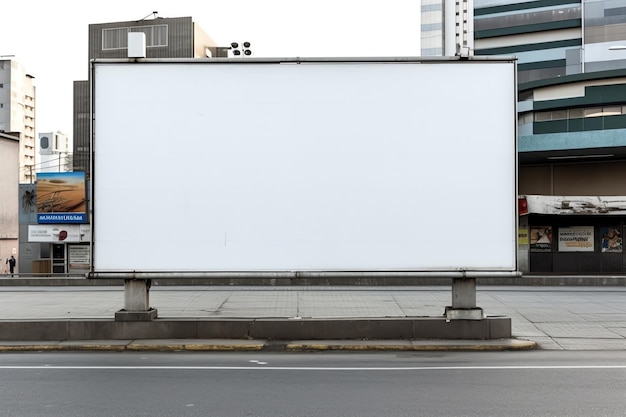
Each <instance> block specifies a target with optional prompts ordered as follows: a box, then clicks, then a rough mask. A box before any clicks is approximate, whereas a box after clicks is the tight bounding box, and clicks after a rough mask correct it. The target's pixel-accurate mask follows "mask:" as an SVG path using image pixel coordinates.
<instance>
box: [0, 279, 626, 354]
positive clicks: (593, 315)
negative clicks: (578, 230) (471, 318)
mask: <svg viewBox="0 0 626 417" xmlns="http://www.w3.org/2000/svg"><path fill="white" fill-rule="evenodd" d="M450 300H451V290H450V287H446V286H441V287H358V288H355V287H317V286H316V287H198V286H194V287H153V288H152V290H151V291H150V304H151V306H153V307H154V308H156V309H158V313H159V318H170V319H172V318H198V319H202V318H211V319H215V318H370V317H371V318H380V317H429V316H441V315H442V314H443V311H444V308H445V306H446V305H449V304H450V303H451V302H450ZM123 302H124V291H123V289H122V288H120V287H89V288H85V287H4V288H1V289H0V320H62V319H110V318H113V317H114V314H115V312H116V311H118V310H120V309H121V308H122V307H123ZM477 305H478V306H479V307H482V308H483V309H484V311H485V313H486V314H487V315H488V316H507V317H511V319H512V327H513V336H514V338H516V339H520V340H528V341H532V342H536V343H537V344H538V345H539V347H540V348H542V349H558V350H616V349H617V350H626V288H625V287H496V286H489V287H480V286H479V287H478V289H477ZM129 343H130V342H129ZM135 343H136V342H135ZM398 343H399V342H398Z"/></svg>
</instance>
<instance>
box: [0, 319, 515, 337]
mask: <svg viewBox="0 0 626 417" xmlns="http://www.w3.org/2000/svg"><path fill="white" fill-rule="evenodd" d="M511 336H512V335H511V319H510V318H508V317H487V318H485V319H482V320H449V319H446V318H445V317H419V318H410V317H407V318H395V317H394V318H331V319H321V318H320V319H310V318H307V319H284V318H280V319H271V318H260V319H245V318H230V319H229V318H225V319H155V320H152V321H134V322H129V321H116V320H113V319H98V320H89V319H68V320H37V321H30V320H11V321H9V320H2V321H0V340H2V341H34V340H40V341H41V340H44V341H45V340H66V341H74V340H101V339H107V340H127V339H238V340H251V339H268V340H415V339H441V340H453V339H455V340H494V339H507V338H511Z"/></svg>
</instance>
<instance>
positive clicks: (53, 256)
mask: <svg viewBox="0 0 626 417" xmlns="http://www.w3.org/2000/svg"><path fill="white" fill-rule="evenodd" d="M28 242H29V243H39V244H40V247H41V253H43V254H49V256H46V257H42V258H41V259H39V260H37V261H36V262H35V263H34V265H33V272H34V273H53V274H75V273H86V272H88V271H89V269H90V266H91V255H90V254H91V250H90V242H91V225H89V224H46V225H29V226H28Z"/></svg>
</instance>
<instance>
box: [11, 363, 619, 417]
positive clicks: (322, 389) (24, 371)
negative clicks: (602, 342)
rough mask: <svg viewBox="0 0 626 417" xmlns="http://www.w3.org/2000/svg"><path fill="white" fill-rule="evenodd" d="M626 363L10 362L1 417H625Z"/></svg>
mask: <svg viewBox="0 0 626 417" xmlns="http://www.w3.org/2000/svg"><path fill="white" fill-rule="evenodd" d="M625 392H626V351H601V352H585V351H575V352H567V351H517V352H465V353H463V352H440V353H435V352H430V353H428V352H405V353H345V352H344V353H329V352H326V353H315V354H305V353H297V354H289V353H261V352H249V353H244V352H241V353H182V352H168V353H153V352H150V353H139V352H136V353H131V352H124V353H99V352H98V353H96V352H91V353H89V352H82V353H76V352H57V353H20V354H16V353H10V354H9V353H4V354H0V401H1V403H2V407H0V416H11V417H20V416H29V417H38V416H64V417H69V416H81V417H86V416H167V417H172V416H203V417H207V416H218V417H230V416H239V417H241V416H268V417H270V416H271V417H280V416H302V417H305V416H342V417H350V416H354V417H357V416H358V417H368V416H376V417H379V416H424V417H429V416H448V417H450V416H481V417H485V416H498V417H502V416H507V417H518V416H519V417H521V416H524V417H530V416H533V417H536V416H551V417H557V416H567V417H583V416H585V417H588V416H624V413H625V412H624V410H626V395H624V393H625Z"/></svg>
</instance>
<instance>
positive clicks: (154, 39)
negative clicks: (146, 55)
mask: <svg viewBox="0 0 626 417" xmlns="http://www.w3.org/2000/svg"><path fill="white" fill-rule="evenodd" d="M129 32H143V33H145V34H146V47H148V48H150V47H155V46H167V25H154V26H137V27H123V28H113V29H102V50H112V49H125V48H128V33H129Z"/></svg>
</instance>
